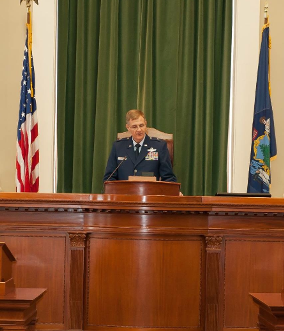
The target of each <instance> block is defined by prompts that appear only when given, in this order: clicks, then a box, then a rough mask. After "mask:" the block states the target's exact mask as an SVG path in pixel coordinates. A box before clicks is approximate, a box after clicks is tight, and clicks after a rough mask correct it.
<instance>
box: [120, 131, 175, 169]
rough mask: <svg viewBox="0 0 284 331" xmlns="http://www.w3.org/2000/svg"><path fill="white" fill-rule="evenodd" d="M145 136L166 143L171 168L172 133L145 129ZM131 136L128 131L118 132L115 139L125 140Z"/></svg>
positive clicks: (172, 158)
mask: <svg viewBox="0 0 284 331" xmlns="http://www.w3.org/2000/svg"><path fill="white" fill-rule="evenodd" d="M147 135H148V136H149V137H156V138H159V139H163V140H165V141H166V142H167V147H168V150H169V153H170V159H171V163H172V166H173V163H174V139H173V134H172V133H165V132H162V131H159V130H157V129H154V128H147ZM130 136H131V134H130V132H129V131H125V132H119V133H118V134H117V139H122V138H127V137H130Z"/></svg>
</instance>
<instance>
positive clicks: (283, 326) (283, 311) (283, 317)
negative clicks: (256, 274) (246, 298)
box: [250, 293, 284, 331]
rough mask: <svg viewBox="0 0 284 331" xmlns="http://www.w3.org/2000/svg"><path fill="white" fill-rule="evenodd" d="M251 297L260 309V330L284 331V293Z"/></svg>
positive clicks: (253, 295)
mask: <svg viewBox="0 0 284 331" xmlns="http://www.w3.org/2000/svg"><path fill="white" fill-rule="evenodd" d="M250 295H251V296H252V299H253V301H254V302H255V303H256V304H257V305H258V307H259V314H258V327H259V330H261V331H274V330H279V331H280V330H284V298H283V293H250Z"/></svg>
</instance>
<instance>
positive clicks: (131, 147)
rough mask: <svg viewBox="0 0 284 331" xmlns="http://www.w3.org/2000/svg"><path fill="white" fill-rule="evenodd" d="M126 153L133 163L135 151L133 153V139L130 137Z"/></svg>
mask: <svg viewBox="0 0 284 331" xmlns="http://www.w3.org/2000/svg"><path fill="white" fill-rule="evenodd" d="M127 155H128V156H129V158H130V160H131V161H132V163H133V164H135V162H136V161H135V153H134V147H133V141H132V139H131V138H130V139H129V141H128V146H127Z"/></svg>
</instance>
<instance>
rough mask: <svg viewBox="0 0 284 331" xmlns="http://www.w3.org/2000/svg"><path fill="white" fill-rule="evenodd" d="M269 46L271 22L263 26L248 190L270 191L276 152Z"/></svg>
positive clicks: (253, 191)
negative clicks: (273, 159)
mask: <svg viewBox="0 0 284 331" xmlns="http://www.w3.org/2000/svg"><path fill="white" fill-rule="evenodd" d="M269 47H270V40H269V24H265V25H264V26H263V30H262V41H261V48H260V54H259V63H258V73H257V83H256V91H255V103H254V118H253V125H252V144H251V155H250V166H249V177H248V187H247V192H248V193H269V188H270V183H271V172H270V161H271V158H273V157H274V156H276V154H277V149H276V139H275V130H274V121H273V113H272V106H271V99H270V85H269V84H270V82H269Z"/></svg>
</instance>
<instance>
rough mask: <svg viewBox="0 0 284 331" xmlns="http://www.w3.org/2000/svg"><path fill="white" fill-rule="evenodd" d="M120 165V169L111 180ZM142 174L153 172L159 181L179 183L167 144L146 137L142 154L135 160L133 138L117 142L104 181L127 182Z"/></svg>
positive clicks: (113, 147)
mask: <svg viewBox="0 0 284 331" xmlns="http://www.w3.org/2000/svg"><path fill="white" fill-rule="evenodd" d="M121 162H122V163H121ZM120 163H121V165H120V166H119V168H118V169H117V170H116V171H115V173H114V174H113V175H112V176H111V178H109V176H110V175H111V173H112V172H113V171H114V170H115V168H116V167H117V166H118V165H119V164H120ZM142 172H152V173H153V174H154V176H155V177H156V178H157V180H162V181H167V182H176V181H177V180H176V176H175V175H174V173H173V169H172V165H171V160H170V155H169V151H168V148H167V143H166V142H165V141H164V140H160V139H158V138H150V137H149V136H147V135H146V136H145V140H144V143H143V146H142V147H141V151H140V154H139V156H138V158H137V160H135V152H134V147H133V141H132V137H129V138H124V139H121V140H117V141H115V142H114V144H113V146H112V150H111V153H110V156H109V159H108V163H107V166H106V171H105V175H104V181H106V180H127V179H128V176H141V175H142Z"/></svg>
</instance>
